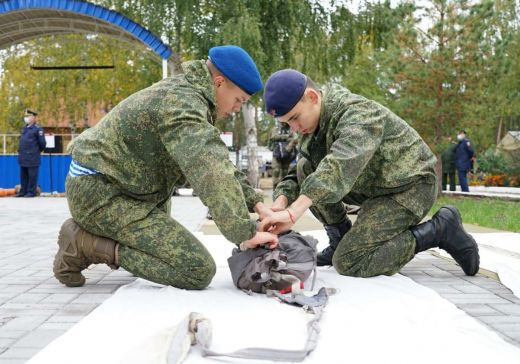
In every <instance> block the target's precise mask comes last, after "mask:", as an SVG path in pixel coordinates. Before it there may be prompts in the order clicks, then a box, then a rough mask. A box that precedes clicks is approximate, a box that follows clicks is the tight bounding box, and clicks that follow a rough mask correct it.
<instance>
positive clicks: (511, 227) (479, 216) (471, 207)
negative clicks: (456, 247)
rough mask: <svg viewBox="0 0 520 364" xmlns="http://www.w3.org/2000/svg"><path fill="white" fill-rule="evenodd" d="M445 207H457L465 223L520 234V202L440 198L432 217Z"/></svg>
mask: <svg viewBox="0 0 520 364" xmlns="http://www.w3.org/2000/svg"><path fill="white" fill-rule="evenodd" d="M443 205H453V206H456V207H457V208H458V209H459V210H460V213H461V215H462V220H463V221H464V223H468V224H474V225H479V226H484V227H489V228H493V229H497V230H505V231H513V232H517V233H518V232H520V202H514V201H504V200H497V199H492V198H474V197H464V196H461V197H451V196H450V197H446V196H443V197H440V198H438V199H437V201H436V202H435V204H434V205H433V207H432V209H431V210H430V215H433V214H434V213H435V211H437V210H438V209H439V208H440V207H441V206H443Z"/></svg>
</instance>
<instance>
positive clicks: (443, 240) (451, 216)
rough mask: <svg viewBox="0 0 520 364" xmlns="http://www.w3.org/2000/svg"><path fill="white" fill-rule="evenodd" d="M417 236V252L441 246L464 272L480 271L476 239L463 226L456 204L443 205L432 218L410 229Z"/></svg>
mask: <svg viewBox="0 0 520 364" xmlns="http://www.w3.org/2000/svg"><path fill="white" fill-rule="evenodd" d="M410 230H411V231H412V233H413V235H414V236H415V242H416V246H415V253H419V252H422V251H424V250H428V249H430V248H436V247H439V248H441V249H444V250H446V251H447V252H448V253H449V254H450V255H451V256H452V257H453V259H455V261H456V262H457V263H458V264H459V265H460V267H461V268H462V270H463V271H464V273H466V275H468V276H474V275H475V274H477V272H478V268H479V263H480V257H479V254H478V245H477V243H476V242H475V239H473V237H472V236H471V235H469V234H468V233H467V232H466V230H464V227H463V226H462V218H461V217H460V212H459V210H457V208H456V207H455V206H443V207H441V208H440V209H439V211H437V212H436V213H435V215H433V217H432V219H431V220H429V221H427V222H424V223H422V224H419V225H417V226H414V227H412V228H411V229H410Z"/></svg>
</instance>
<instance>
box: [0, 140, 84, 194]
mask: <svg viewBox="0 0 520 364" xmlns="http://www.w3.org/2000/svg"><path fill="white" fill-rule="evenodd" d="M53 136H54V137H55V138H49V137H53ZM75 136H76V135H74V134H51V135H48V134H46V138H49V139H48V142H47V143H48V144H49V140H52V142H54V143H55V144H54V146H53V147H52V148H46V149H45V151H47V152H51V153H45V152H44V153H42V157H41V165H40V169H39V173H38V185H39V186H40V188H41V191H42V192H65V178H66V177H67V173H68V171H69V165H70V161H71V157H70V155H68V154H64V153H62V152H63V151H66V150H67V146H68V144H69V143H70V142H71V141H72V140H73V139H74V137H75ZM19 139H20V134H0V142H1V143H2V147H1V149H0V150H1V151H2V154H1V155H0V188H14V187H15V186H16V185H18V184H20V166H19V165H18V154H17V151H18V142H19ZM50 146H51V145H50ZM53 151H59V153H53Z"/></svg>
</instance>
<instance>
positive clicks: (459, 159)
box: [455, 130, 475, 192]
mask: <svg viewBox="0 0 520 364" xmlns="http://www.w3.org/2000/svg"><path fill="white" fill-rule="evenodd" d="M457 140H458V141H459V142H458V144H457V146H456V147H455V166H456V167H457V174H458V176H459V183H460V189H461V191H462V192H469V187H468V178H467V175H468V172H469V171H470V170H471V165H472V163H473V159H474V156H475V151H474V150H473V146H472V145H471V142H470V141H469V139H468V138H467V137H466V132H465V131H464V130H461V131H460V132H459V134H458V135H457Z"/></svg>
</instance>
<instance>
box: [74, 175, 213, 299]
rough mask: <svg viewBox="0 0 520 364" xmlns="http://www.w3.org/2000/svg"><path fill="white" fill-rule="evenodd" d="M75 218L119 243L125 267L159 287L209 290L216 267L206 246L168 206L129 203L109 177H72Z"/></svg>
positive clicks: (95, 231) (94, 231)
mask: <svg viewBox="0 0 520 364" xmlns="http://www.w3.org/2000/svg"><path fill="white" fill-rule="evenodd" d="M66 188H67V200H68V203H69V209H70V212H71V215H72V218H73V219H74V221H76V223H77V224H78V225H80V226H81V227H82V228H84V229H85V230H87V231H89V232H91V233H93V234H95V235H99V236H104V237H107V238H110V239H113V240H115V241H117V242H118V243H119V244H120V245H119V261H120V265H121V267H123V268H124V269H126V270H127V271H129V272H131V273H133V274H134V275H136V276H138V277H142V278H146V279H148V280H151V281H153V282H157V283H161V284H166V285H171V286H174V287H178V288H184V289H202V288H205V287H206V286H207V285H208V284H209V283H210V282H211V279H212V278H213V276H214V275H215V271H216V268H215V262H214V260H213V258H212V257H211V255H210V254H209V252H208V251H207V250H206V248H205V247H204V246H203V245H202V243H201V242H200V241H199V240H198V239H197V238H196V237H195V236H193V235H192V234H191V233H190V232H189V231H188V230H187V229H186V228H185V227H183V226H182V225H181V224H179V223H178V222H177V221H175V220H174V219H172V218H171V217H170V214H169V212H168V205H169V203H168V201H164V202H163V203H162V204H156V203H153V202H146V201H140V200H137V199H134V198H132V197H129V196H127V195H125V194H124V193H122V192H121V190H120V188H119V186H117V185H116V184H114V183H111V182H110V181H109V179H108V178H107V177H105V176H103V175H90V176H81V177H67V180H66Z"/></svg>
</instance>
